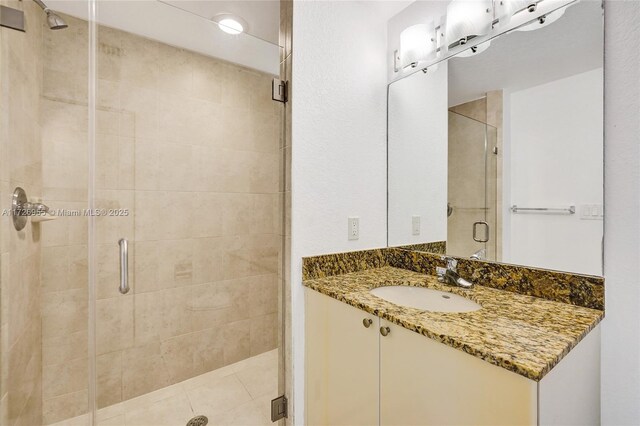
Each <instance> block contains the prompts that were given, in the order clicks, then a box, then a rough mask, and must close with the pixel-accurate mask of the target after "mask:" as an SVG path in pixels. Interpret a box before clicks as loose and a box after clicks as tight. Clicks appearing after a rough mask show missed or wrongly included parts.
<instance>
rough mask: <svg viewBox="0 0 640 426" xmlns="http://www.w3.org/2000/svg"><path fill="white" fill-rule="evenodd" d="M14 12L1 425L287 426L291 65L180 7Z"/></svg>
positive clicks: (4, 137) (0, 150)
mask: <svg viewBox="0 0 640 426" xmlns="http://www.w3.org/2000/svg"><path fill="white" fill-rule="evenodd" d="M1 3H2V5H3V6H5V7H7V8H10V9H13V10H18V11H22V12H23V13H24V31H20V30H19V29H18V30H16V29H14V28H8V27H3V28H2V29H1V30H0V37H1V39H0V61H1V62H0V82H1V88H2V89H1V96H2V103H1V110H0V116H1V118H2V122H1V123H2V125H1V133H0V198H1V200H2V208H3V215H2V224H1V227H0V243H1V244H0V247H1V254H0V266H1V270H2V274H1V277H0V284H1V294H0V295H1V299H2V303H1V305H0V319H1V328H0V338H1V340H0V354H1V359H0V362H1V366H2V368H1V370H0V371H1V373H0V374H1V377H0V407H1V410H0V415H1V418H0V424H2V425H49V424H57V425H93V424H98V425H102V424H105V425H106V424H109V425H165V424H166V425H180V424H187V422H189V421H190V420H191V419H192V418H194V417H197V416H205V417H207V418H208V419H209V421H210V422H211V423H214V424H220V423H221V424H270V423H271V400H272V399H274V398H276V397H278V396H279V395H282V394H284V368H283V365H284V320H283V315H284V310H283V306H284V279H283V265H284V255H283V253H284V241H285V238H284V234H285V230H284V224H285V220H284V211H285V210H284V207H285V201H284V199H285V196H284V188H285V187H286V182H284V180H285V177H286V176H287V174H286V173H285V170H284V167H285V164H286V161H284V159H283V157H284V152H285V149H284V146H285V145H286V142H285V140H284V139H285V132H284V131H283V117H284V108H285V106H284V104H282V103H279V102H275V101H273V100H272V96H271V88H272V80H273V79H274V77H276V76H277V74H279V66H280V60H281V57H282V55H281V48H280V47H279V46H278V44H277V43H275V41H273V40H265V39H261V38H258V37H255V36H252V35H249V34H247V33H243V34H238V35H228V34H226V33H223V32H221V31H220V29H219V28H218V26H217V25H216V24H215V23H214V22H212V21H211V16H208V15H206V14H204V13H201V10H200V9H190V10H186V6H185V7H184V8H183V7H182V6H181V5H180V2H173V3H165V2H158V1H148V2H139V1H120V2H111V1H96V0H90V1H86V2H85V1H82V2H80V1H78V2H68V1H67V2H65V1H51V2H45V3H47V4H46V5H44V4H42V3H40V2H37V3H36V2H34V1H33V0H22V1H17V0H3V1H2V2H1ZM49 3H50V4H49ZM187 3H198V2H184V4H187ZM200 3H203V2H200ZM276 5H277V3H276ZM47 6H48V7H50V8H51V9H52V10H49V9H48V8H47ZM178 6H180V7H178ZM42 9H44V10H45V12H46V14H45V13H43V10H42ZM53 10H55V14H54V12H53ZM3 13H13V12H11V11H9V12H6V9H3ZM277 16H278V17H279V16H280V12H277ZM3 22H5V20H4V19H3ZM65 25H66V27H65ZM185 28H186V29H188V31H186V30H185ZM276 34H277V29H276ZM276 38H277V35H276ZM214 48H215V49H217V50H215V49H214ZM232 51H234V52H236V53H237V52H242V55H243V57H241V58H240V59H239V60H238V61H231V60H225V59H221V57H222V58H226V57H225V56H224V55H226V54H227V53H228V52H232ZM216 52H222V53H220V56H217V54H216ZM227 59H228V58H227ZM252 61H253V62H252ZM251 64H257V65H255V66H254V65H251ZM17 187H21V188H23V189H24V191H25V193H26V196H27V199H28V201H29V202H32V203H41V204H42V205H45V206H47V207H48V211H46V212H45V211H34V212H22V213H24V214H22V213H20V212H18V211H17V210H16V209H15V208H14V209H12V205H11V202H12V194H13V193H14V189H15V188H17ZM16 215H21V216H23V217H24V218H26V226H25V227H24V228H23V229H21V230H17V229H16V228H15V227H14V223H13V218H14V217H16ZM198 421H200V423H198ZM203 421H204V420H198V419H196V420H195V422H194V423H193V424H204V423H202V422H203Z"/></svg>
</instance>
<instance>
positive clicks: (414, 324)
mask: <svg viewBox="0 0 640 426" xmlns="http://www.w3.org/2000/svg"><path fill="white" fill-rule="evenodd" d="M304 285H305V286H306V287H308V288H310V289H313V290H316V291H318V292H320V293H323V294H325V295H328V296H330V297H332V298H334V299H337V300H340V301H342V302H345V303H348V304H349V305H352V306H355V307H356V308H359V309H362V310H364V311H367V312H369V313H371V314H373V315H377V316H379V317H381V318H384V319H386V320H389V321H391V322H393V323H395V324H397V325H400V326H402V327H404V328H407V329H409V330H412V331H415V332H416V333H420V334H422V335H424V336H427V337H429V338H431V339H434V340H437V341H439V342H442V343H444V344H446V345H448V346H451V347H454V348H457V349H459V350H461V351H464V352H466V353H468V354H471V355H473V356H476V357H478V358H481V359H483V360H485V361H487V362H489V363H491V364H494V365H497V366H500V367H503V368H505V369H507V370H510V371H513V372H515V373H517V374H520V375H522V376H524V377H527V378H529V379H532V380H536V381H538V380H540V379H542V378H543V377H544V376H545V374H547V373H548V372H549V371H550V370H551V369H552V368H553V367H554V366H555V365H556V364H558V362H560V360H561V359H562V358H563V357H564V356H565V355H566V354H567V353H569V351H570V350H571V349H572V348H573V347H574V346H575V345H577V344H578V342H580V340H582V338H583V337H584V336H586V334H587V333H588V332H589V331H590V330H592V329H593V328H594V327H595V326H596V325H597V324H598V323H599V322H600V320H601V319H602V318H603V317H604V312H603V311H600V310H596V309H590V308H585V307H581V306H575V305H571V304H567V303H560V302H554V301H550V300H545V299H542V298H538V297H532V296H527V295H522V294H517V293H513V292H509V291H503V290H496V289H493V288H489V287H484V286H480V285H476V286H474V288H472V289H470V290H464V289H462V288H457V287H451V286H448V285H444V284H441V283H439V282H438V281H437V279H436V277H435V276H432V275H425V274H421V273H418V272H413V271H409V270H406V269H398V268H394V267H390V266H382V267H379V268H373V269H365V270H361V271H358V272H351V273H346V274H342V275H334V276H327V277H322V278H314V279H309V278H307V279H305V280H304ZM389 285H411V286H423V287H428V288H433V289H436V290H442V291H450V292H452V293H455V294H459V295H462V296H465V297H468V298H469V299H472V300H474V301H475V302H477V303H479V304H480V305H482V309H480V310H478V311H475V312H468V313H443V312H428V311H421V310H419V309H414V308H407V307H401V306H398V305H395V304H393V303H391V302H387V301H385V300H383V299H380V298H378V297H376V296H373V295H372V294H370V293H369V290H371V289H372V288H376V287H382V286H389Z"/></svg>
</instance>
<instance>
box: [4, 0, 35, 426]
mask: <svg viewBox="0 0 640 426" xmlns="http://www.w3.org/2000/svg"><path fill="white" fill-rule="evenodd" d="M0 3H1V4H2V5H4V6H8V7H12V8H15V9H21V10H24V12H25V20H26V22H27V23H28V24H29V27H28V31H27V32H24V33H23V32H18V31H15V30H11V29H8V28H2V29H0V84H1V90H0V93H1V94H0V96H1V99H0V117H1V118H0V119H1V122H0V207H1V208H2V209H3V215H2V216H1V219H0V269H1V274H0V300H1V306H0V323H1V327H0V365H1V369H0V377H1V378H0V424H2V425H7V426H9V425H39V424H41V413H42V393H41V389H42V369H41V368H42V351H41V331H40V254H41V232H40V226H39V225H35V226H34V225H32V224H27V226H26V228H25V229H23V230H22V231H19V232H18V231H16V230H15V229H14V227H13V224H12V220H11V217H10V216H8V215H6V211H7V209H10V205H11V194H12V192H13V189H14V188H15V187H16V186H21V187H23V188H24V189H25V190H26V191H27V194H28V195H29V196H30V197H32V198H37V197H40V196H41V195H42V174H41V158H42V149H41V144H40V133H41V128H40V118H39V113H40V111H39V108H38V99H39V94H40V87H41V81H40V73H39V71H40V52H41V44H40V41H41V37H42V26H41V24H42V22H43V21H42V19H43V15H42V11H41V10H40V9H39V8H38V7H37V6H36V5H35V3H33V2H19V1H1V2H0Z"/></svg>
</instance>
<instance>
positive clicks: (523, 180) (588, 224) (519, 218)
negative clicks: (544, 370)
mask: <svg viewBox="0 0 640 426" xmlns="http://www.w3.org/2000/svg"><path fill="white" fill-rule="evenodd" d="M543 1H549V0H543ZM565 3H567V2H565ZM545 19H546V22H544V21H545ZM433 62H435V61H433ZM419 68H420V69H418V70H412V72H411V73H409V72H405V73H404V74H405V75H402V72H400V73H399V77H398V78H397V80H396V81H394V82H393V83H391V84H390V86H389V98H388V115H389V122H388V210H389V212H388V245H389V246H390V247H402V248H405V249H407V250H419V251H427V252H433V253H440V254H448V255H453V256H459V257H471V258H475V259H479V260H486V261H497V262H504V263H511V264H518V265H525V266H532V267H538V268H545V269H553V270H560V271H568V272H575V273H581V274H591V275H602V268H603V265H602V241H603V216H604V206H603V9H602V3H601V2H600V1H590V0H586V1H585V0H583V1H575V2H570V3H568V4H565V5H564V6H563V7H561V8H559V9H556V10H555V11H554V12H553V15H552V14H549V15H547V16H545V17H543V18H542V19H541V18H540V17H536V18H535V19H533V20H532V21H526V23H525V24H523V25H519V26H517V27H514V28H511V29H509V30H507V31H506V32H503V33H502V34H495V35H494V36H493V37H490V38H487V40H486V41H484V42H483V43H481V44H477V45H476V46H475V47H474V48H473V49H467V50H460V49H458V52H457V53H456V52H451V53H450V57H448V58H447V57H446V54H445V55H444V57H443V58H442V59H441V60H440V61H439V62H437V63H435V64H434V65H430V66H427V67H425V68H422V67H419ZM413 71H416V72H413Z"/></svg>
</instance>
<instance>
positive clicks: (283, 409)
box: [271, 395, 289, 422]
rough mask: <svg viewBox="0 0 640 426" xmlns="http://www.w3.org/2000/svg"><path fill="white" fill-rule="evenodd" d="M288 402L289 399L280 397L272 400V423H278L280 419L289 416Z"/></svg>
mask: <svg viewBox="0 0 640 426" xmlns="http://www.w3.org/2000/svg"><path fill="white" fill-rule="evenodd" d="M288 405H289V404H288V402H287V397H286V396H284V395H280V396H279V397H277V398H276V399H272V400H271V421H272V422H277V421H278V420H280V419H284V418H286V417H289V416H288V413H287V410H288Z"/></svg>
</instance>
